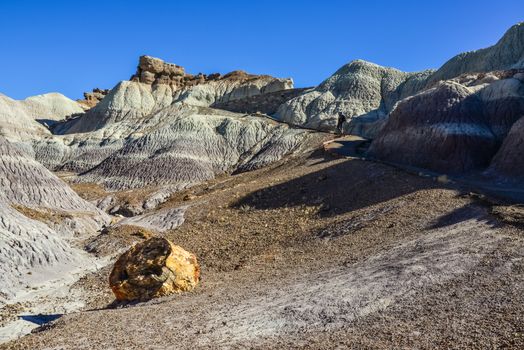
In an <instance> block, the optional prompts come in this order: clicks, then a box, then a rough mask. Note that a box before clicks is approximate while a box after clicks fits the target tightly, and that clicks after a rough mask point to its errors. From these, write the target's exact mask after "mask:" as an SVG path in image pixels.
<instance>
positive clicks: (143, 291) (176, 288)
mask: <svg viewBox="0 0 524 350" xmlns="http://www.w3.org/2000/svg"><path fill="white" fill-rule="evenodd" d="M199 278H200V267H199V265H198V262H197V259H196V257H195V255H193V254H191V253H189V252H187V251H185V250H184V249H182V248H181V247H179V246H177V245H174V244H173V243H172V242H170V241H168V240H167V239H165V238H160V237H154V238H150V239H148V240H146V241H144V242H141V243H138V244H136V245H134V246H133V247H131V248H130V249H129V250H128V251H127V252H125V253H124V254H122V255H121V256H120V258H119V259H118V260H117V261H116V263H115V265H114V267H113V270H112V271H111V274H110V276H109V285H110V287H111V289H112V290H113V293H114V294H115V297H116V299H117V300H119V301H145V300H148V299H151V298H156V297H160V296H165V295H170V294H174V293H181V292H187V291H190V290H192V289H193V288H195V286H196V285H197V284H198V281H199Z"/></svg>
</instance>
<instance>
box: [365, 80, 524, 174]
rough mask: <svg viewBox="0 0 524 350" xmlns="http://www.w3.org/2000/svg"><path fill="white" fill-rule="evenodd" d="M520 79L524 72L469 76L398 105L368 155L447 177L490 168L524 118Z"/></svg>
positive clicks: (523, 99)
mask: <svg viewBox="0 0 524 350" xmlns="http://www.w3.org/2000/svg"><path fill="white" fill-rule="evenodd" d="M521 77H522V72H521V71H520V70H511V71H495V72H490V73H480V74H466V75H463V76H460V77H457V78H455V79H452V80H448V81H444V82H439V83H437V84H436V86H435V87H433V88H430V89H428V90H425V91H423V92H421V93H419V94H417V95H415V96H412V97H409V98H407V99H404V100H402V101H400V102H399V103H398V105H397V106H396V108H395V109H394V110H393V111H392V112H391V115H390V117H389V120H388V122H387V123H386V125H385V126H384V128H383V130H382V131H381V133H380V134H379V135H378V137H377V138H376V139H375V140H374V141H373V142H372V144H371V147H370V150H369V155H370V156H372V157H375V158H379V159H382V160H387V161H391V162H397V163H403V164H407V165H412V166H417V167H422V168H428V169H432V170H436V171H439V172H446V173H460V172H464V171H468V170H473V169H478V170H480V169H483V168H485V167H487V165H488V164H489V162H490V161H491V158H492V157H493V155H494V154H495V152H496V151H497V148H498V146H499V145H500V143H501V142H502V141H503V140H504V139H505V138H506V135H507V134H508V132H509V130H510V128H511V127H512V125H513V123H515V121H517V120H518V119H519V118H521V117H522V116H523V115H524V85H523V82H522V80H521Z"/></svg>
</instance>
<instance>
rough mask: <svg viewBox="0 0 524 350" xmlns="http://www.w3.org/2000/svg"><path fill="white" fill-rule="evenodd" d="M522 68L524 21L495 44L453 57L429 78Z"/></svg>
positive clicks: (440, 78) (523, 59)
mask: <svg viewBox="0 0 524 350" xmlns="http://www.w3.org/2000/svg"><path fill="white" fill-rule="evenodd" d="M520 68H522V69H524V23H518V24H516V25H514V26H513V27H511V28H510V29H509V30H508V31H507V32H506V33H505V34H504V36H503V37H502V38H501V39H500V40H499V41H498V42H497V43H496V44H495V45H493V46H490V47H488V48H485V49H480V50H477V51H470V52H464V53H461V54H459V55H457V56H455V57H453V58H452V59H450V60H449V61H448V62H446V63H445V64H444V65H443V66H442V67H441V68H440V69H439V70H437V71H436V72H435V73H434V74H433V75H432V76H431V77H430V78H429V79H428V84H431V83H434V82H437V81H439V80H446V79H451V78H454V77H457V76H459V75H462V74H464V73H482V72H490V71H495V70H509V69H520Z"/></svg>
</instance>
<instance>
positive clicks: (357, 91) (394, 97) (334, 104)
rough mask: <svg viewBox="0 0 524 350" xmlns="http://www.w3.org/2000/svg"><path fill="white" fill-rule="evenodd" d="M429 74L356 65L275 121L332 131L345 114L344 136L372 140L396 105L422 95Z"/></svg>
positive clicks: (362, 63)
mask: <svg viewBox="0 0 524 350" xmlns="http://www.w3.org/2000/svg"><path fill="white" fill-rule="evenodd" d="M430 74H431V71H426V72H421V73H404V72H401V71H399V70H396V69H393V68H385V67H381V66H378V65H376V64H373V63H369V62H366V61H361V60H357V61H353V62H350V63H348V64H347V65H345V66H343V67H342V68H340V69H339V70H338V71H337V72H335V74H333V75H332V76H331V77H329V78H328V79H327V80H325V81H324V82H322V83H321V84H320V85H319V86H318V87H316V88H315V89H314V90H312V91H309V92H306V93H305V94H303V95H301V96H298V97H295V98H293V99H291V100H289V101H287V102H285V103H284V104H282V105H281V106H280V107H279V109H278V111H277V113H276V117H277V118H278V119H280V120H282V121H285V122H287V123H291V124H293V125H300V126H304V127H307V128H312V129H319V130H326V131H333V130H335V128H336V127H337V120H338V117H339V114H340V113H342V114H343V115H344V117H345V118H346V120H347V123H345V124H344V126H343V127H344V131H345V132H347V133H357V134H361V135H363V136H368V137H372V136H374V135H375V134H376V132H377V130H378V129H380V125H381V122H383V120H384V119H385V118H386V117H387V114H388V113H389V111H391V109H392V108H393V106H394V104H395V103H396V102H397V101H398V100H400V99H401V98H404V97H407V96H410V95H412V94H414V93H416V92H417V91H419V90H420V89H421V88H422V87H423V86H424V83H425V79H426V78H427V77H428V76H429V75H430Z"/></svg>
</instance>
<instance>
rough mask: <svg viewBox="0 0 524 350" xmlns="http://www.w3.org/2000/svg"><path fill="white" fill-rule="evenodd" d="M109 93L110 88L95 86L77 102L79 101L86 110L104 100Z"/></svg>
mask: <svg viewBox="0 0 524 350" xmlns="http://www.w3.org/2000/svg"><path fill="white" fill-rule="evenodd" d="M108 93H109V89H99V88H94V89H93V91H91V92H84V99H83V100H77V101H76V102H78V104H80V106H81V107H82V108H83V109H84V110H88V109H91V108H93V107H94V106H96V105H97V104H98V102H100V101H102V100H103V99H104V97H106V95H107V94H108Z"/></svg>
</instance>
